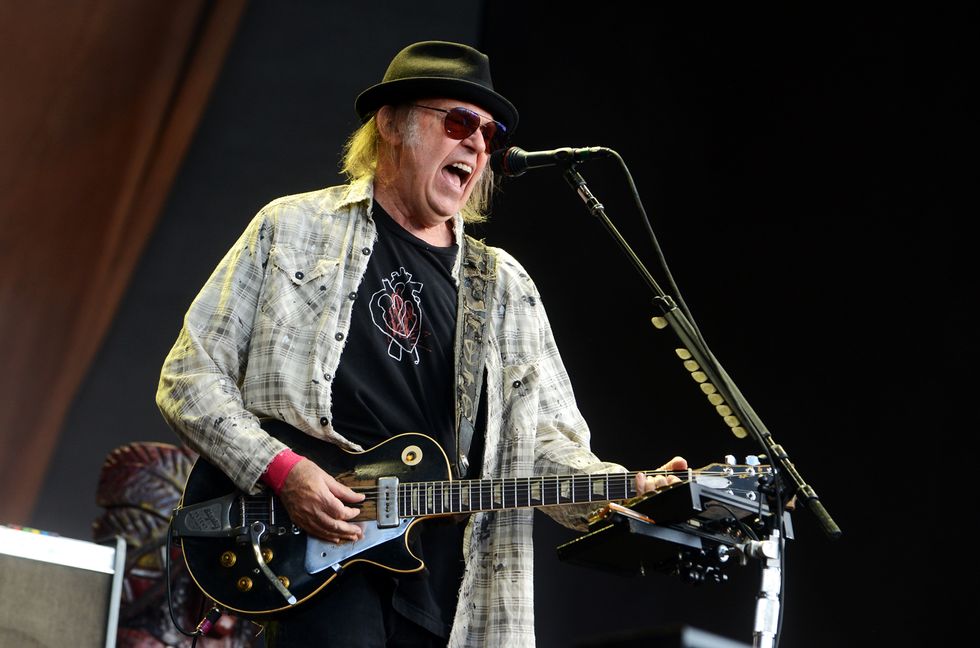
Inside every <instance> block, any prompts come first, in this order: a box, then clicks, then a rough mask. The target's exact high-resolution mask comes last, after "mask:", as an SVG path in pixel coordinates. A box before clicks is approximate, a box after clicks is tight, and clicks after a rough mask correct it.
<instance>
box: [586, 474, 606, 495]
mask: <svg viewBox="0 0 980 648" xmlns="http://www.w3.org/2000/svg"><path fill="white" fill-rule="evenodd" d="M589 481H590V482H592V501H595V500H604V499H606V493H608V492H609V477H608V476H605V475H599V479H594V478H593V477H589Z"/></svg>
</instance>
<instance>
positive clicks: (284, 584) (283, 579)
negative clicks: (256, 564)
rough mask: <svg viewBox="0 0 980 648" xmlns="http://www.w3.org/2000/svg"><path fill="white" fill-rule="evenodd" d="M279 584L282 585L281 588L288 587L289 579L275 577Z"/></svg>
mask: <svg viewBox="0 0 980 648" xmlns="http://www.w3.org/2000/svg"><path fill="white" fill-rule="evenodd" d="M277 578H278V579H279V582H280V583H282V586H283V587H289V579H288V578H287V577H285V576H277Z"/></svg>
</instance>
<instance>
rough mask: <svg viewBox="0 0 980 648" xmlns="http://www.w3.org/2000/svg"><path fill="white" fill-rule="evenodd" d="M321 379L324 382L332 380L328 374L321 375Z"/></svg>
mask: <svg viewBox="0 0 980 648" xmlns="http://www.w3.org/2000/svg"><path fill="white" fill-rule="evenodd" d="M323 379H324V380H326V381H327V382H330V381H331V380H333V376H331V375H330V374H323Z"/></svg>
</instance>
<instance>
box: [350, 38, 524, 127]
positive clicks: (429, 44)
mask: <svg viewBox="0 0 980 648" xmlns="http://www.w3.org/2000/svg"><path fill="white" fill-rule="evenodd" d="M422 97H446V98H449V99H459V100H460V101H467V102H469V103H472V104H476V105H477V106H480V107H481V108H483V109H485V110H487V111H489V112H490V114H492V115H493V118H494V119H496V120H497V121H499V122H501V123H502V124H503V125H504V126H506V127H507V132H508V133H513V132H514V129H515V128H516V127H517V118H518V116H517V108H515V107H514V105H513V104H512V103H511V102H509V101H507V100H506V99H505V98H504V97H503V96H502V95H500V94H498V93H497V92H495V91H494V89H493V81H492V80H491V78H490V59H489V58H488V57H487V55H486V54H484V53H483V52H480V51H479V50H476V49H474V48H472V47H470V46H469V45H462V44H460V43H449V42H446V41H423V42H420V43H413V44H412V45H409V46H408V47H406V48H405V49H403V50H402V51H400V52H398V54H396V55H395V58H393V59H392V60H391V64H390V65H388V71H387V72H385V76H384V79H382V80H381V83H378V84H376V85H373V86H371V87H370V88H368V89H367V90H365V91H364V92H362V93H361V94H359V95H358V96H357V99H356V100H355V101H354V110H355V111H357V115H358V117H360V118H361V121H367V119H368V118H370V117H371V115H372V114H373V113H374V112H375V111H376V110H378V108H380V107H381V106H384V105H388V104H392V105H394V104H398V103H403V102H406V101H411V100H413V99H421V98H422Z"/></svg>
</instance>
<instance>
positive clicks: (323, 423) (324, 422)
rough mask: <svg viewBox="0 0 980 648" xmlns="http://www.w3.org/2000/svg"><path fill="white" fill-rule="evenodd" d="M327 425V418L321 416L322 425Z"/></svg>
mask: <svg viewBox="0 0 980 648" xmlns="http://www.w3.org/2000/svg"><path fill="white" fill-rule="evenodd" d="M326 424H327V417H326V416H321V417H320V425H326Z"/></svg>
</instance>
